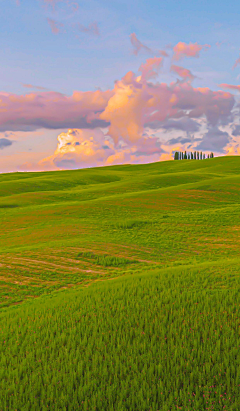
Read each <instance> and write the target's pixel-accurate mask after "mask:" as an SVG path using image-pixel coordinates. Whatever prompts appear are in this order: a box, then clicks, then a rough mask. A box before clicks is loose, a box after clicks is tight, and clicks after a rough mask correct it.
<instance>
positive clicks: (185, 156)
mask: <svg viewBox="0 0 240 411" xmlns="http://www.w3.org/2000/svg"><path fill="white" fill-rule="evenodd" d="M184 160H187V152H186V151H185V153H184Z"/></svg>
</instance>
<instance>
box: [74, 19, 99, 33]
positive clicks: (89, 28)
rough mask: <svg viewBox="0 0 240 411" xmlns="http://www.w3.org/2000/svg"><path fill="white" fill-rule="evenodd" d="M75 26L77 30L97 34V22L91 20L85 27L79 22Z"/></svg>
mask: <svg viewBox="0 0 240 411" xmlns="http://www.w3.org/2000/svg"><path fill="white" fill-rule="evenodd" d="M76 27H77V29H78V30H79V31H81V32H82V33H88V34H93V35H95V36H99V35H100V32H99V28H98V23H97V22H93V23H90V24H89V25H88V26H87V27H86V26H84V25H83V24H81V23H77V24H76Z"/></svg>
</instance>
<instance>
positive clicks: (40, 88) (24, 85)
mask: <svg viewBox="0 0 240 411" xmlns="http://www.w3.org/2000/svg"><path fill="white" fill-rule="evenodd" d="M22 85H23V87H25V88H35V89H37V90H47V88H46V87H40V86H33V85H32V84H22Z"/></svg>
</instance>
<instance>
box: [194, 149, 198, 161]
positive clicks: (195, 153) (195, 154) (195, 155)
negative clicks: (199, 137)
mask: <svg viewBox="0 0 240 411" xmlns="http://www.w3.org/2000/svg"><path fill="white" fill-rule="evenodd" d="M196 158H197V152H196V151H194V160H196Z"/></svg>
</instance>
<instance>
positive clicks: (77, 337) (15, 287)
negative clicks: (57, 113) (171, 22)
mask: <svg viewBox="0 0 240 411" xmlns="http://www.w3.org/2000/svg"><path fill="white" fill-rule="evenodd" d="M0 223H1V225H0V227H1V230H0V344H1V356H0V411H1V410H2V411H3V410H4V411H5V410H10V411H12V410H17V411H21V410H36V411H37V410H78V409H82V410H90V411H92V410H97V411H105V410H106V411H108V410H109V411H113V410H114V411H125V410H131V411H148V410H151V411H157V410H159V411H162V410H163V411H168V410H169V411H170V410H177V409H181V410H183V411H187V410H189V411H190V410H195V411H202V410H227V411H233V410H234V411H235V410H236V411H239V410H240V355H239V352H240V328H239V327H240V298H239V297H240V293H239V291H240V251H239V250H240V158H239V157H238V156H235V157H219V158H213V159H206V160H202V161H197V160H182V161H167V162H159V163H154V164H146V165H123V166H112V167H102V168H91V169H84V170H74V171H58V172H44V173H11V174H0ZM37 297H38V298H37Z"/></svg>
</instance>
